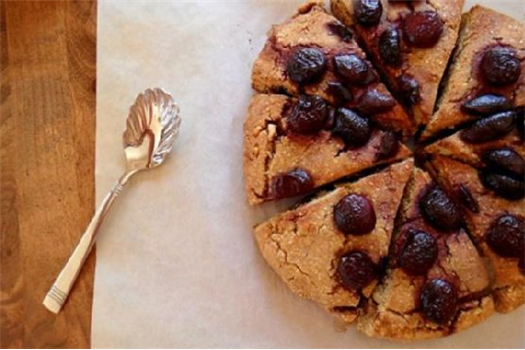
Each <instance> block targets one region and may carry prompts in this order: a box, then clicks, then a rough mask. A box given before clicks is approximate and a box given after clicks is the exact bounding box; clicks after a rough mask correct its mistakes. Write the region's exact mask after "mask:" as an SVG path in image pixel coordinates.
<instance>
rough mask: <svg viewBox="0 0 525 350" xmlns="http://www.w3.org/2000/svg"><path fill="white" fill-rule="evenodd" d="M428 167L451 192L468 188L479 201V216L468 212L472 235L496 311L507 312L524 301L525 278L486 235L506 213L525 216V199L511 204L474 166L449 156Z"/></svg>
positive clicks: (514, 259) (513, 262) (436, 158)
mask: <svg viewBox="0 0 525 350" xmlns="http://www.w3.org/2000/svg"><path fill="white" fill-rule="evenodd" d="M429 167H430V169H431V171H432V172H434V173H435V174H436V176H437V180H438V181H439V182H440V183H442V184H443V186H445V187H446V188H448V189H449V191H451V193H455V194H457V193H459V191H460V190H459V187H460V186H464V187H465V188H467V189H468V191H469V192H470V194H471V195H472V197H473V198H474V199H475V200H476V201H477V204H478V206H479V213H474V212H471V211H469V210H467V211H466V212H465V217H466V220H467V225H468V227H469V230H470V233H471V235H472V236H473V238H474V239H475V240H476V244H477V246H478V248H480V249H481V251H482V252H483V255H484V257H485V259H486V260H487V262H488V266H489V269H490V270H491V273H492V274H493V278H494V281H493V285H492V288H493V289H494V297H495V304H496V310H497V311H499V312H508V311H510V310H513V309H515V308H517V307H518V306H520V305H522V304H523V303H524V302H525V276H524V275H523V273H521V272H520V269H519V267H518V259H517V258H504V257H501V256H499V255H497V254H496V253H495V252H494V251H493V250H492V249H491V248H490V247H489V246H488V245H487V244H486V242H485V240H484V236H485V234H486V232H487V231H488V229H489V227H490V225H491V224H492V222H493V221H494V220H495V219H497V218H498V217H500V216H501V215H504V214H512V215H516V216H519V217H525V199H521V200H516V201H509V200H506V199H504V198H501V197H498V196H496V195H495V194H494V193H492V192H491V191H489V190H487V189H486V188H485V187H484V186H483V184H482V183H481V181H480V180H479V177H478V172H477V170H476V169H474V168H472V167H471V166H469V165H467V164H464V163H460V162H457V161H455V160H452V159H450V158H447V157H442V156H436V157H434V160H432V161H431V163H430V164H429Z"/></svg>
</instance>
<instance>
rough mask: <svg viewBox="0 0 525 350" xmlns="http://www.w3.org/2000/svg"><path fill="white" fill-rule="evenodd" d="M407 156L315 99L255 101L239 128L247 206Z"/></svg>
mask: <svg viewBox="0 0 525 350" xmlns="http://www.w3.org/2000/svg"><path fill="white" fill-rule="evenodd" d="M333 114H335V117H334V116H333ZM319 116H322V117H321V119H319ZM308 117H311V119H310V120H308ZM333 118H335V120H332V119H333ZM316 123H317V124H319V125H314V124H316ZM332 124H333V125H332ZM312 125H314V126H315V128H314V130H310V129H309V128H310V127H311V126H312ZM317 127H319V128H320V130H317ZM410 154H411V152H410V151H409V150H408V149H407V148H406V147H405V146H403V145H402V144H401V143H400V142H398V141H397V140H396V137H395V135H394V134H393V133H392V132H388V131H382V130H379V129H374V128H373V127H372V126H371V125H369V124H368V120H367V119H365V118H361V117H359V116H357V115H356V114H355V113H353V112H352V111H350V110H347V109H338V110H337V111H335V112H334V110H333V109H332V108H331V107H329V106H328V105H327V104H326V103H324V102H323V101H322V100H321V99H320V98H314V97H305V96H302V97H300V98H299V99H294V98H290V97H287V96H284V95H255V96H254V97H253V99H252V101H251V104H250V107H249V108H248V116H247V119H246V122H245V124H244V174H245V183H246V189H247V194H248V202H249V203H250V204H252V205H254V204H258V203H262V202H264V201H268V200H274V199H281V198H286V197H292V196H296V195H299V194H303V193H306V192H309V191H310V190H312V189H314V188H317V187H319V186H322V185H324V184H327V183H330V182H332V181H334V180H337V179H339V178H342V177H345V176H348V175H352V174H355V173H357V172H360V171H362V170H364V169H367V168H370V167H373V166H376V165H378V164H382V163H388V162H392V161H395V160H400V159H403V158H406V157H408V156H409V155H410Z"/></svg>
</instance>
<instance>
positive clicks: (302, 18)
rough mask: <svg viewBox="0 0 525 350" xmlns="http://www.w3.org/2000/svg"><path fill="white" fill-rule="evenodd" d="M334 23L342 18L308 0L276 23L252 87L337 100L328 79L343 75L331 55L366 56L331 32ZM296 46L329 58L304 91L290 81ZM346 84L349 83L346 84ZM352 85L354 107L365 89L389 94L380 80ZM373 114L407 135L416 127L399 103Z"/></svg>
mask: <svg viewBox="0 0 525 350" xmlns="http://www.w3.org/2000/svg"><path fill="white" fill-rule="evenodd" d="M334 23H339V22H338V21H337V19H336V18H334V17H333V16H331V15H329V14H328V13H326V11H325V9H324V7H323V6H322V5H320V4H319V2H316V3H314V4H310V3H307V4H306V5H304V6H303V7H302V8H300V9H299V12H298V13H297V14H295V15H294V16H292V17H291V18H290V19H288V20H287V21H285V22H284V23H282V24H279V25H274V26H273V28H272V30H271V31H270V32H269V34H268V41H267V42H266V44H265V46H264V48H263V50H262V51H261V53H260V54H259V57H258V58H257V60H256V61H255V62H254V65H253V71H252V86H253V88H254V89H255V90H257V91H258V92H262V93H281V92H285V93H287V94H290V95H294V96H297V95H299V94H300V93H306V94H309V95H318V96H320V97H322V98H323V99H325V100H327V101H329V102H330V103H335V102H336V100H335V99H334V97H333V95H332V94H330V93H328V92H327V91H328V83H329V82H340V79H339V78H338V77H337V76H336V75H335V72H334V69H333V65H332V63H331V58H332V57H333V56H334V55H335V54H339V53H348V54H355V55H358V56H360V57H361V58H363V59H365V60H366V55H365V54H364V52H363V51H362V50H361V49H360V48H359V47H358V46H357V43H356V42H355V41H354V40H353V39H350V40H346V41H343V40H342V39H341V37H340V36H338V35H336V34H334V33H333V32H331V31H330V29H329V25H330V24H334ZM295 47H316V48H320V49H321V50H323V52H324V53H325V55H326V56H327V57H328V61H329V62H328V70H327V72H326V73H325V74H324V75H323V77H322V78H321V79H320V81H318V82H316V83H312V84H307V85H305V86H303V87H302V89H304V91H301V89H300V87H299V85H298V84H296V83H294V82H293V81H291V80H290V79H289V78H288V76H287V74H286V58H285V57H288V56H289V55H290V54H291V53H292V51H293V49H294V48H295ZM371 69H372V68H371ZM346 86H349V85H348V84H346ZM352 89H353V93H354V100H353V101H349V102H346V103H345V107H349V108H352V107H355V105H356V100H358V98H359V96H360V95H361V94H363V93H364V91H365V90H366V89H376V90H378V91H379V92H381V93H383V94H386V95H390V92H388V90H387V88H386V87H385V86H384V85H383V84H382V83H380V82H379V81H377V82H372V83H371V84H369V85H368V86H367V87H366V88H361V87H358V86H352ZM354 89H355V90H354ZM372 118H373V119H374V120H375V121H377V122H378V123H379V124H381V125H383V126H384V127H387V128H391V129H393V130H396V131H401V132H403V133H404V134H405V135H409V134H410V133H411V132H412V131H413V130H414V128H413V125H412V122H411V120H410V117H409V116H408V115H407V114H406V112H405V111H404V109H403V108H402V107H401V106H400V105H399V104H398V103H396V104H395V105H394V107H393V108H392V109H391V110H389V111H386V112H383V113H378V114H375V115H373V116H372Z"/></svg>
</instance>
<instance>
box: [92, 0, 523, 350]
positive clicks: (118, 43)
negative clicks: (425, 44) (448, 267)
mask: <svg viewBox="0 0 525 350" xmlns="http://www.w3.org/2000/svg"><path fill="white" fill-rule="evenodd" d="M520 1H522V0H516V1H508V2H507V1H499V2H496V1H494V2H492V3H491V4H489V6H492V7H497V8H499V9H501V10H503V11H505V12H507V13H509V14H511V15H514V16H517V17H519V18H520V19H522V20H523V13H524V11H523V3H522V2H520ZM298 3H299V1H290V0H288V1H243V2H241V1H221V2H212V1H201V2H190V1H179V2H176V1H171V2H169V1H160V2H159V1H150V2H146V1H142V2H136V1H133V2H131V1H128V2H123V1H120V2H118V1H100V2H99V5H98V43H97V148H96V192H97V199H98V202H100V200H101V199H102V198H103V196H104V195H105V194H106V192H107V191H108V190H109V189H110V188H111V186H112V184H113V181H114V180H115V179H117V177H118V176H119V175H120V174H121V173H122V172H123V170H124V168H125V161H124V153H123V150H122V142H121V135H122V131H123V129H124V127H125V118H126V116H127V112H128V108H129V106H130V105H131V104H132V103H133V101H134V98H135V96H136V94H137V93H139V92H140V91H142V90H144V89H145V88H147V87H156V86H160V87H163V88H165V89H166V90H168V91H170V92H171V93H172V94H173V95H174V96H175V98H176V100H177V101H178V102H179V104H180V106H181V115H182V119H183V121H182V128H181V133H180V137H179V139H178V140H177V142H176V146H175V148H174V151H173V154H172V155H171V156H170V157H169V158H168V160H167V162H166V163H165V164H164V165H163V166H162V167H160V168H157V169H154V170H152V171H150V172H148V173H141V174H139V175H138V176H136V178H134V179H133V180H132V181H131V183H130V184H129V186H128V188H126V191H125V192H124V193H123V195H122V196H121V198H120V200H119V202H118V203H117V204H116V206H115V207H114V210H113V211H112V213H111V215H110V217H109V218H108V220H107V221H106V223H105V225H104V227H103V232H102V234H101V236H100V239H99V241H98V247H97V267H96V274H95V297H94V306H93V327H92V345H93V347H133V348H136V347H307V348H310V347H346V348H352V347H364V348H372V347H403V348H404V347H407V344H398V343H392V342H388V341H383V340H376V339H370V338H367V337H365V336H364V335H362V334H360V333H358V332H357V331H356V330H355V329H353V328H351V329H349V330H348V331H346V332H341V331H340V330H337V327H335V325H334V322H333V320H332V318H331V316H329V315H328V314H326V313H325V312H324V311H323V310H321V309H320V308H318V307H317V306H316V305H314V304H313V303H311V302H308V301H305V300H301V299H300V298H298V297H296V296H294V295H292V294H291V292H289V291H288V290H287V289H286V287H285V286H284V284H283V283H282V282H281V281H280V280H279V279H278V277H277V276H276V275H275V274H274V273H273V271H271V270H270V268H268V267H267V266H266V264H265V263H264V261H263V259H262V258H261V256H260V255H259V253H258V251H257V248H256V246H255V243H254V240H253V238H252V233H251V231H252V226H253V225H254V223H256V222H258V221H261V220H262V219H264V218H267V217H269V216H270V215H271V214H273V213H275V212H276V211H277V210H281V209H283V208H285V207H286V204H281V205H280V208H277V207H276V206H275V205H272V204H270V205H266V206H263V207H260V208H257V209H252V208H249V207H248V205H247V204H246V201H245V197H244V191H243V180H242V170H241V156H242V124H243V120H244V114H245V111H246V107H247V105H248V102H249V99H250V96H251V95H252V91H251V88H250V71H251V66H252V62H253V60H254V59H255V57H256V55H257V54H258V52H259V50H260V49H261V48H262V46H263V44H264V41H265V38H266V37H265V34H266V32H267V31H268V30H269V29H270V26H271V24H274V23H279V22H281V21H282V20H283V19H284V18H285V17H287V16H289V15H290V14H292V13H293V12H294V9H295V8H296V7H297V5H298ZM524 318H525V308H522V309H521V310H519V311H517V312H514V313H512V314H510V315H505V316H501V315H496V316H495V317H493V318H492V319H490V320H488V321H486V322H485V323H483V324H482V325H479V326H477V327H474V328H472V329H470V330H468V331H466V332H463V333H460V334H457V335H454V336H451V337H449V338H446V339H441V340H435V341H426V342H418V343H414V344H408V347H418V348H419V347H524V346H525V339H524V335H523V330H524V324H525V322H524Z"/></svg>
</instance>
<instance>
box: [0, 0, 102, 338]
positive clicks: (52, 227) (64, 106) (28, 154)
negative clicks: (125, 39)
mask: <svg viewBox="0 0 525 350" xmlns="http://www.w3.org/2000/svg"><path fill="white" fill-rule="evenodd" d="M96 7H97V6H96V2H95V1H34V2H28V1H2V2H1V9H0V11H1V16H0V20H1V61H0V65H1V110H0V118H1V119H0V142H1V148H0V149H1V151H0V161H1V171H0V198H1V213H0V217H1V221H0V229H1V236H0V238H1V241H0V244H1V246H0V247H1V260H0V264H1V277H0V283H1V285H0V287H1V288H0V291H1V294H0V306H1V314H0V334H1V338H0V346H1V347H2V348H8V347H28V348H35V347H38V348H47V347H53V348H54V347H59V348H65V347H68V348H69V347H81V348H84V347H89V345H90V337H91V307H92V297H93V271H94V262H95V258H94V254H92V255H91V257H90V258H89V259H88V261H87V264H86V266H85V268H84V271H83V272H82V274H81V276H80V278H79V280H78V282H77V284H76V286H75V288H74V289H73V291H72V294H71V296H70V298H69V301H68V302H67V303H66V305H65V307H64V309H63V311H62V312H61V313H60V314H59V315H58V316H57V315H54V314H52V313H50V312H49V311H47V310H46V309H45V308H44V307H43V306H42V304H41V303H42V300H43V298H44V296H45V294H46V292H47V290H48V288H49V287H50V286H51V284H52V282H53V280H54V278H55V277H56V276H57V274H58V272H59V271H60V269H61V268H62V266H63V265H64V263H65V262H66V260H67V258H68V256H69V254H70V253H71V252H72V250H73V248H74V246H75V245H76V243H77V241H78V238H79V236H80V235H81V234H82V232H83V230H84V229H85V227H86V225H87V224H88V222H89V220H90V218H91V215H92V214H93V209H94V201H95V177H94V165H95V162H94V160H95V154H94V152H95V86H96V84H95V82H96V69H95V61H96Z"/></svg>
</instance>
